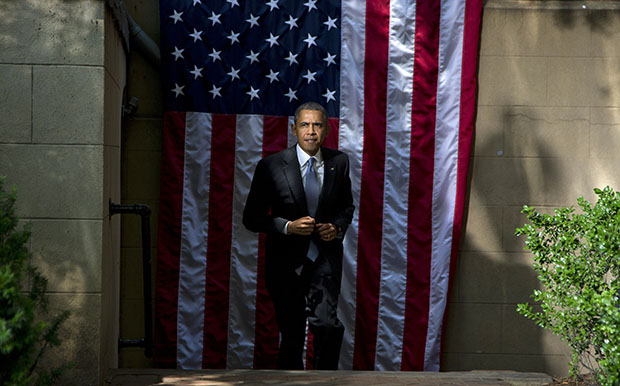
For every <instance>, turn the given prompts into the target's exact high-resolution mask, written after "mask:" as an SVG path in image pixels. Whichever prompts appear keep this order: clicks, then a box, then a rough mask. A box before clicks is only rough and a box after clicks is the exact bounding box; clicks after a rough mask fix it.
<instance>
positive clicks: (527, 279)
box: [457, 252, 539, 303]
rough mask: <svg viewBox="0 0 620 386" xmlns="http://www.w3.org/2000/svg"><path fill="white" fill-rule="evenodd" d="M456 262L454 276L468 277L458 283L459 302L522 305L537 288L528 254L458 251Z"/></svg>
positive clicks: (536, 280) (534, 273)
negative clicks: (458, 263) (458, 261)
mask: <svg viewBox="0 0 620 386" xmlns="http://www.w3.org/2000/svg"><path fill="white" fill-rule="evenodd" d="M460 260H461V261H460V265H459V270H458V271H457V274H458V275H459V276H461V277H463V278H470V279H469V280H467V279H465V280H461V281H460V282H459V283H460V285H459V295H460V297H459V301H461V302H465V303H516V302H524V301H527V300H528V299H529V296H530V295H531V294H532V292H533V290H534V289H537V288H538V287H539V284H538V279H537V278H536V272H534V270H533V269H532V266H531V259H530V257H529V255H526V254H523V253H483V252H461V254H460ZM471 278H476V279H475V280H472V279H471Z"/></svg>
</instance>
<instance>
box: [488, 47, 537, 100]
mask: <svg viewBox="0 0 620 386" xmlns="http://www.w3.org/2000/svg"><path fill="white" fill-rule="evenodd" d="M546 66H547V64H546V58H540V57H524V56H481V57H480V65H479V70H478V76H479V93H478V104H479V105H484V106H497V105H523V106H536V105H542V104H545V103H546V95H547V74H546V71H545V70H546Z"/></svg>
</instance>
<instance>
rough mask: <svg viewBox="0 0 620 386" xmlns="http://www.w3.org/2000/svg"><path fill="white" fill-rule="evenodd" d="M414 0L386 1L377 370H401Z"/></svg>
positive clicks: (405, 283) (405, 280)
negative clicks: (384, 121)
mask: <svg viewBox="0 0 620 386" xmlns="http://www.w3.org/2000/svg"><path fill="white" fill-rule="evenodd" d="M414 30H415V2H413V1H412V2H407V1H392V2H390V36H389V58H388V79H387V112H386V117H387V127H386V148H385V181H384V195H383V240H382V245H381V282H380V287H379V290H380V292H379V314H378V324H377V346H376V347H377V350H376V356H375V369H376V370H390V371H396V370H400V365H401V361H402V349H403V347H402V344H403V330H404V324H405V298H406V289H407V243H406V242H405V241H406V240H407V226H406V224H407V213H408V209H407V207H408V205H409V175H410V173H409V165H410V162H409V158H410V154H411V108H412V99H411V98H412V92H413V58H414V49H413V48H414V38H415V34H414Z"/></svg>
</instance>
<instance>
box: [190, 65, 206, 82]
mask: <svg viewBox="0 0 620 386" xmlns="http://www.w3.org/2000/svg"><path fill="white" fill-rule="evenodd" d="M202 69H203V67H200V68H198V67H197V66H195V65H194V69H193V70H192V71H190V72H189V73H190V74H193V75H194V79H198V77H199V76H200V77H202V73H201V72H202Z"/></svg>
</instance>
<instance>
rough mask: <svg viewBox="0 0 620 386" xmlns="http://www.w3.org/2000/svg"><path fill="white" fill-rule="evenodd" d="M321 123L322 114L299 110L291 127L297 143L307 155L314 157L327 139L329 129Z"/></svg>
mask: <svg viewBox="0 0 620 386" xmlns="http://www.w3.org/2000/svg"><path fill="white" fill-rule="evenodd" d="M326 126H327V125H326V124H325V122H323V114H321V112H320V111H315V110H301V112H300V113H299V118H298V119H297V123H296V124H294V125H291V130H292V131H293V135H294V136H296V137H297V143H298V144H299V146H300V147H301V148H302V150H303V151H305V152H306V153H307V154H308V155H311V156H312V155H315V154H316V153H317V151H319V148H320V147H321V144H322V143H323V141H324V140H325V137H327V133H328V132H329V127H326Z"/></svg>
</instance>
